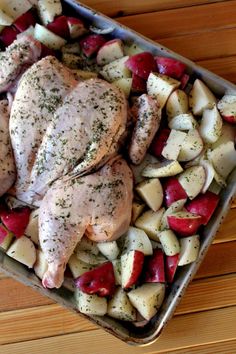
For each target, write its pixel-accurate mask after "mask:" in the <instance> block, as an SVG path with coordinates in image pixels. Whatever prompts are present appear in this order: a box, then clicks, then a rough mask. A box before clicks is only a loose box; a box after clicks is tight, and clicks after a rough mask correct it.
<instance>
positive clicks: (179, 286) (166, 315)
mask: <svg viewBox="0 0 236 354" xmlns="http://www.w3.org/2000/svg"><path fill="white" fill-rule="evenodd" d="M63 3H64V5H65V10H66V11H67V12H68V13H70V11H71V10H73V12H71V14H73V15H75V12H76V13H77V14H79V15H80V16H82V17H83V18H85V19H87V20H88V21H89V22H91V23H93V24H94V25H96V26H97V27H102V28H104V27H114V31H113V32H112V36H114V37H119V38H121V39H123V40H125V41H126V42H133V41H134V42H136V43H137V44H139V45H141V46H142V47H143V48H144V49H146V50H148V51H151V52H152V53H154V54H155V55H158V54H159V55H160V54H161V55H164V56H169V57H173V58H176V59H179V60H181V61H182V62H184V63H185V64H186V65H187V67H188V73H189V74H193V75H194V76H197V77H199V78H202V79H203V80H204V81H205V82H206V84H207V85H208V86H209V87H210V88H211V90H212V91H214V93H215V94H217V95H223V94H224V93H226V92H227V93H234V94H235V95H236V86H235V85H233V84H232V83H230V82H228V81H226V80H224V79H222V78H220V77H219V76H217V75H215V74H213V73H211V72H209V71H208V70H206V69H203V68H201V67H200V66H198V65H196V64H195V63H193V62H192V61H190V60H188V59H186V58H184V57H182V56H180V55H178V54H176V53H174V52H172V51H170V50H168V49H167V48H165V47H163V46H162V45H159V44H158V43H156V42H153V41H151V40H149V39H148V38H145V37H144V36H142V35H139V34H138V33H136V32H135V31H132V30H130V29H129V28H127V27H125V26H123V25H120V24H118V23H117V22H116V21H114V20H112V19H110V18H108V17H106V16H104V15H102V14H100V13H99V12H97V11H94V10H92V9H90V8H89V7H87V6H85V5H83V4H81V3H79V2H77V1H74V0H65V1H63ZM235 194H236V170H234V172H233V173H232V174H231V175H230V177H229V179H228V185H227V188H226V189H224V191H222V193H221V201H220V204H219V206H218V208H217V210H216V212H215V214H214V216H213V218H212V219H211V221H210V223H209V224H208V225H207V227H205V228H204V230H203V232H202V233H201V235H202V242H201V248H200V254H199V258H198V260H197V261H196V262H194V263H192V264H190V265H188V266H185V267H183V268H182V269H179V270H178V273H177V277H176V280H175V282H174V284H173V286H172V288H171V291H170V293H169V294H168V296H167V297H166V299H165V301H164V303H163V305H162V307H161V309H160V311H159V312H158V314H157V315H156V316H155V317H154V318H153V319H152V320H151V321H150V323H149V324H148V325H147V326H146V327H144V328H135V327H133V326H131V325H130V324H129V323H125V322H124V323H121V322H119V321H116V320H113V319H111V318H109V317H106V316H105V317H98V316H91V317H89V316H85V315H82V314H80V316H83V317H86V318H88V319H89V320H91V321H92V322H93V323H96V324H98V325H100V326H101V327H103V328H104V329H105V330H107V331H108V332H110V333H111V334H113V335H115V336H116V337H118V338H119V339H121V340H123V341H125V342H127V343H129V344H135V345H145V344H150V343H152V342H153V341H155V340H156V339H157V338H158V336H159V335H160V333H161V331H162V329H163V328H164V326H165V325H166V323H167V322H168V320H170V318H171V317H172V316H173V313H174V311H175V308H176V306H177V305H178V303H179V301H180V300H181V298H182V296H183V294H184V292H185V290H186V288H187V286H188V284H189V282H190V281H191V280H192V279H193V277H194V275H195V274H196V272H197V270H198V268H199V266H200V264H201V262H202V260H203V258H204V257H205V255H206V252H207V250H208V248H209V246H210V245H211V243H212V241H213V239H214V236H215V234H216V231H217V230H218V228H219V226H220V225H221V223H222V220H223V218H224V217H225V216H226V214H227V212H228V210H229V208H230V203H231V201H232V199H233V197H234V196H235ZM0 270H1V271H3V272H5V273H6V274H7V275H9V276H11V277H13V278H15V279H16V280H18V281H20V282H22V283H24V284H25V285H27V286H31V287H32V288H34V289H36V290H38V291H39V292H40V293H41V294H43V295H46V296H48V297H50V298H51V299H53V300H54V301H57V302H58V303H60V304H61V305H62V306H64V307H66V308H67V309H69V310H71V311H74V312H78V311H77V309H76V304H75V302H74V299H73V295H72V293H71V292H70V291H68V290H67V289H65V288H61V289H58V290H47V289H44V288H43V287H42V285H41V282H40V280H39V279H38V278H37V277H36V276H35V275H34V274H33V273H32V272H31V271H29V270H27V269H26V268H25V267H24V266H23V265H21V264H19V263H18V262H17V261H15V260H13V259H11V258H9V257H8V256H7V255H5V254H4V253H3V252H2V251H0ZM78 320H79V319H78Z"/></svg>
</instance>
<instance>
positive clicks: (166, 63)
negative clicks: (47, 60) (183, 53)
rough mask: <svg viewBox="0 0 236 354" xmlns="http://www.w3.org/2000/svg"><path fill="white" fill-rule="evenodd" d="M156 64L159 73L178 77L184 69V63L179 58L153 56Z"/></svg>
mask: <svg viewBox="0 0 236 354" xmlns="http://www.w3.org/2000/svg"><path fill="white" fill-rule="evenodd" d="M155 60H156V65H157V68H158V71H159V73H160V74H163V75H167V76H170V77H173V78H174V79H180V78H181V77H182V76H183V74H184V72H185V69H186V65H185V64H183V63H181V62H180V61H179V60H176V59H172V58H165V57H155Z"/></svg>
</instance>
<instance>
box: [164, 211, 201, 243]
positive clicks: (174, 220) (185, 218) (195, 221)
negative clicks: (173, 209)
mask: <svg viewBox="0 0 236 354" xmlns="http://www.w3.org/2000/svg"><path fill="white" fill-rule="evenodd" d="M167 219H168V224H169V227H170V229H171V230H173V231H175V232H176V233H177V234H178V235H180V236H183V237H187V236H191V235H194V234H196V232H197V230H198V229H199V227H200V226H201V225H202V217H201V216H200V215H196V214H193V213H189V212H187V211H179V212H177V213H173V214H170V215H168V216H167Z"/></svg>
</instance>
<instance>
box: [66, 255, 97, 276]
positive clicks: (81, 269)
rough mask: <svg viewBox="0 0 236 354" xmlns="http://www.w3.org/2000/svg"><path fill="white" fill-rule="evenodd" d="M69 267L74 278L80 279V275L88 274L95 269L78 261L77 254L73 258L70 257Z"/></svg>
mask: <svg viewBox="0 0 236 354" xmlns="http://www.w3.org/2000/svg"><path fill="white" fill-rule="evenodd" d="M68 266H69V268H70V271H71V273H72V275H73V278H78V277H79V276H80V275H82V274H83V273H85V272H88V271H89V270H91V269H92V268H93V266H91V265H90V264H87V263H85V262H83V261H81V260H80V259H78V258H77V256H76V255H75V254H72V256H71V257H70V259H69V261H68Z"/></svg>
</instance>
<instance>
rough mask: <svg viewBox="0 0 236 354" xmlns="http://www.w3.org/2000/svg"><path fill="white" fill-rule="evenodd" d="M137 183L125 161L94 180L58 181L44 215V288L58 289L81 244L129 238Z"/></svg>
mask: <svg viewBox="0 0 236 354" xmlns="http://www.w3.org/2000/svg"><path fill="white" fill-rule="evenodd" d="M132 190H133V178H132V173H131V170H130V168H129V167H128V165H127V163H126V161H125V160H123V159H122V158H121V157H120V156H116V157H115V158H113V159H111V160H110V161H109V162H108V163H107V164H106V165H105V166H103V167H102V168H101V169H100V170H99V171H98V172H95V173H93V174H90V175H87V176H83V177H75V178H72V179H69V180H68V179H66V178H65V177H64V178H62V179H61V180H58V181H56V182H55V183H54V184H53V186H52V187H51V188H50V189H49V190H48V192H47V194H46V196H45V197H44V199H43V201H42V203H41V206H40V214H39V239H40V245H41V248H42V250H43V252H44V254H45V255H46V259H47V261H48V270H47V272H46V273H45V275H44V277H43V280H42V282H43V286H44V287H47V288H54V287H56V288H59V287H60V286H61V284H62V282H63V278H64V270H65V266H66V263H67V262H68V260H69V258H70V256H71V254H72V253H73V250H74V248H75V246H76V245H77V243H78V242H79V241H80V239H81V238H82V236H83V235H84V234H85V235H87V237H88V238H90V239H91V240H93V241H97V242H101V241H112V240H115V239H117V238H118V237H119V236H121V235H122V234H123V233H125V232H126V230H127V228H128V226H129V224H130V219H131V208H132V197H133V195H132V193H133V192H132Z"/></svg>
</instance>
